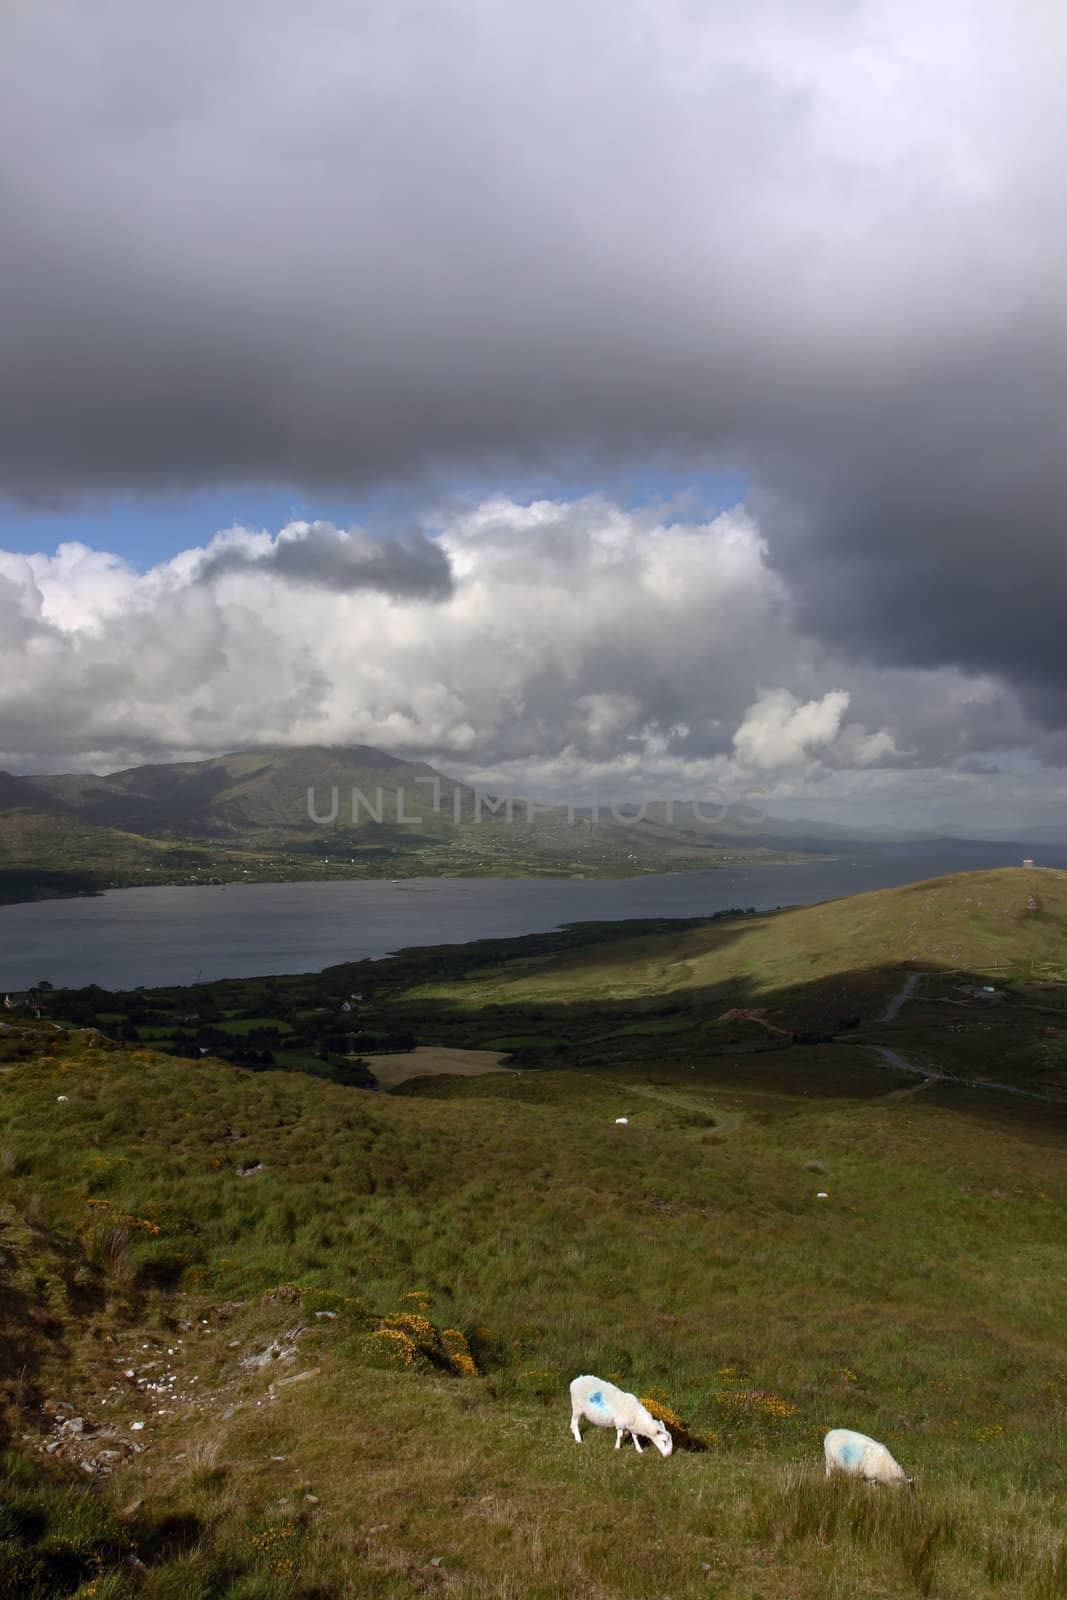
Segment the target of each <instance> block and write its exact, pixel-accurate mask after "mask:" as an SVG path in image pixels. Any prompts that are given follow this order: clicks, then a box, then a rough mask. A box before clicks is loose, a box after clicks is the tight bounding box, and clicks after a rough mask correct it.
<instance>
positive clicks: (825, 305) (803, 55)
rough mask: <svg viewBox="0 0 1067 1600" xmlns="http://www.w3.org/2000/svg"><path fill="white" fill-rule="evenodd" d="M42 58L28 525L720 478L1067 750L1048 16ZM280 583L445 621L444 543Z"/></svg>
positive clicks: (795, 19) (451, 25) (886, 616)
mask: <svg viewBox="0 0 1067 1600" xmlns="http://www.w3.org/2000/svg"><path fill="white" fill-rule="evenodd" d="M3 32H4V48H3V50H2V52H0V122H2V123H3V124H4V127H3V131H2V137H0V182H2V185H3V192H4V195H5V202H4V243H3V250H4V270H3V273H2V276H0V483H2V485H3V487H4V488H5V489H6V491H7V492H8V493H9V494H10V495H12V496H14V497H16V498H20V497H21V498H23V499H25V500H28V501H34V500H41V499H49V498H52V499H54V498H56V497H60V498H61V497H62V496H64V495H73V496H77V495H80V494H84V493H93V492H106V491H110V490H112V489H117V488H131V487H132V488H135V489H136V488H144V489H155V488H160V487H164V486H183V485H187V486H192V485H197V484H203V483H206V482H211V481H216V482H221V481H237V480H241V479H271V480H275V481H278V482H293V481H297V482H302V483H305V484H308V485H317V486H326V485H353V486H358V485H365V484H370V483H373V482H377V481H381V480H384V479H388V478H391V477H401V476H402V477H407V478H413V477H417V476H419V475H425V476H426V477H427V480H428V481H430V482H432V481H433V480H434V478H435V476H436V475H437V474H439V473H441V472H442V471H443V470H444V469H446V468H450V469H454V468H457V467H459V468H462V467H477V468H479V469H480V470H485V469H486V468H487V467H492V466H494V465H495V466H497V467H498V468H500V469H501V470H504V469H506V468H507V466H508V464H509V463H515V464H520V465H528V464H530V463H533V462H538V463H542V464H543V463H545V462H551V461H552V460H553V459H560V458H566V459H567V460H568V461H571V462H573V461H574V460H575V459H585V460H587V461H588V462H589V463H591V464H592V465H593V467H594V468H595V467H596V464H597V463H601V464H608V463H612V464H614V463H618V462H620V461H625V460H627V459H631V458H635V457H640V458H644V459H648V458H650V457H659V458H661V459H662V461H663V462H664V463H665V464H666V465H667V466H672V465H673V466H674V467H676V468H677V469H678V470H679V471H681V472H684V471H685V470H686V469H688V468H690V467H692V466H693V465H694V464H697V463H703V464H711V465H720V466H723V467H728V468H730V469H733V470H740V471H743V472H745V473H746V474H748V476H749V478H750V481H751V482H752V484H753V501H752V503H753V505H754V506H755V508H756V510H757V512H758V515H759V519H760V524H761V527H762V529H763V531H764V533H765V535H766V537H767V538H768V540H769V545H770V553H771V559H772V561H773V562H774V563H775V564H776V566H777V567H778V568H779V570H781V571H782V572H783V573H784V574H785V576H786V578H787V581H788V584H789V587H790V589H791V591H792V594H793V596H794V600H795V605H796V617H797V621H798V625H799V626H800V628H801V629H802V630H804V631H807V632H808V633H810V634H811V635H813V636H814V637H816V638H817V639H819V640H821V641H822V642H823V643H824V644H826V645H827V646H828V647H829V648H831V649H833V650H836V651H839V652H841V653H843V654H845V655H847V656H849V657H851V658H852V659H854V660H857V661H859V662H863V663H868V664H875V665H877V664H879V663H886V664H892V665H895V666H920V667H937V666H943V665H945V666H947V665H959V666H962V667H964V668H965V669H967V670H969V671H974V672H990V673H993V674H998V675H1002V676H1003V677H1004V678H1005V679H1006V680H1007V681H1009V682H1010V683H1011V684H1012V685H1013V686H1014V688H1015V690H1016V691H1017V692H1018V693H1019V694H1020V695H1021V696H1022V698H1023V700H1024V702H1025V704H1026V707H1027V711H1028V713H1029V715H1030V717H1031V718H1033V719H1035V720H1036V721H1038V722H1040V723H1042V724H1043V725H1044V726H1046V727H1047V728H1049V729H1055V728H1057V727H1058V726H1060V725H1061V724H1062V723H1063V722H1064V721H1065V720H1067V718H1065V710H1067V651H1065V649H1064V646H1063V640H1062V629H1061V625H1060V620H1059V616H1058V610H1059V606H1058V601H1057V597H1058V594H1059V593H1060V591H1061V589H1062V584H1063V578H1064V554H1063V551H1064V538H1063V531H1062V530H1063V517H1064V499H1065V495H1064V490H1065V482H1064V479H1065V467H1064V462H1065V460H1067V450H1065V442H1067V441H1065V423H1067V416H1065V410H1067V371H1065V367H1067V345H1065V342H1064V321H1065V318H1064V311H1065V306H1064V300H1065V285H1067V273H1065V271H1064V268H1065V265H1067V264H1065V262H1064V228H1063V224H1062V221H1061V212H1062V206H1061V204H1060V200H1061V194H1062V166H1063V155H1062V152H1063V150H1064V149H1065V148H1067V139H1065V134H1067V127H1065V123H1067V101H1065V99H1064V97H1063V95H1062V93H1061V84H1062V81H1063V72H1064V67H1065V65H1067V61H1065V59H1064V58H1065V55H1067V45H1065V30H1064V28H1063V24H1062V19H1061V18H1060V17H1059V14H1058V9H1057V7H1055V6H1054V5H1053V4H1052V3H1051V0H1044V3H1043V0H1038V3H1036V4H1034V5H1031V6H1029V7H1027V8H1025V9H1024V10H1023V11H1021V12H1020V11H1019V10H1018V9H1017V8H1010V7H1009V6H1008V5H1007V4H1005V3H1001V0H970V3H965V0H958V3H951V4H948V5H945V6H943V7H939V8H935V9H934V10H933V11H931V10H930V8H927V7H921V6H919V5H918V4H914V3H912V0H894V3H892V4H890V3H889V0H885V3H877V0H859V3H853V0H815V3H813V4H811V5H807V6H802V7H801V6H797V5H796V4H795V0H768V3H767V4H765V5H762V6H759V7H738V6H736V5H732V4H727V3H726V0H721V3H712V4H708V5H702V6H697V5H693V4H689V3H686V0H678V3H676V4H674V5H668V6H664V5H659V4H657V5H653V4H652V3H651V0H649V3H647V4H646V3H644V0H640V3H633V4H630V5H625V6H619V5H617V4H615V3H611V4H608V3H607V0H603V3H601V0H580V3H578V4H576V5H575V4H567V5H563V4H562V3H561V0H559V3H552V0H549V3H546V4H543V5H538V6H534V5H531V4H508V3H504V4H496V3H493V4H490V3H488V0H485V3H473V0H472V3H465V4H441V5H433V6H420V5H415V6H410V7H409V6H398V5H396V4H395V3H393V0H365V3H363V4H361V5H359V6H351V5H349V4H343V3H341V0H336V3H323V0H318V3H312V4H310V5H307V6H303V7H300V8H299V9H298V10H296V9H294V8H293V7H291V6H290V5H282V4H279V3H277V0H265V3H263V4H260V5H256V6H247V5H240V4H236V3H232V4H222V5H207V4H206V3H200V4H197V3H193V4H190V5H187V6H183V7H176V8H160V7H145V6H144V5H142V4H135V3H133V0H110V3H106V0H105V3H103V4H101V5H98V6H93V7H90V8H86V7H81V6H77V5H75V4H72V3H63V0H53V3H49V0H38V3H36V4H34V5H30V4H28V3H16V4H15V5H14V6H13V7H11V8H9V10H8V12H7V14H6V16H5V20H4V24H3ZM227 559H228V558H227V557H226V556H225V555H216V556H215V557H214V561H215V564H216V569H217V570H218V569H220V568H221V566H223V565H225V563H226V561H227ZM230 559H231V560H232V561H238V562H241V563H245V564H247V563H248V562H249V561H250V560H252V559H254V558H250V557H249V556H248V555H247V552H245V553H242V554H240V555H238V554H235V555H234V556H233V557H232V558H230ZM262 560H263V561H265V562H267V563H269V564H273V567H274V569H275V570H276V571H278V572H279V573H281V574H285V573H288V575H289V576H291V577H299V576H301V575H303V576H307V575H308V574H309V573H310V572H311V570H312V568H314V569H315V570H316V571H317V572H318V574H319V576H320V577H321V578H322V580H323V581H325V582H327V583H339V584H340V585H341V586H344V585H346V584H348V583H351V584H352V585H353V586H357V585H358V584H360V583H362V582H364V581H365V580H366V578H367V574H368V573H370V574H371V581H372V583H374V582H379V579H380V586H381V587H384V588H389V587H390V585H395V584H396V583H399V584H400V586H401V589H402V590H403V586H404V585H405V584H410V585H412V586H413V588H409V589H407V590H404V592H414V591H418V590H419V589H420V586H423V590H422V592H430V593H445V592H447V584H448V574H447V571H446V570H444V569H443V568H442V566H441V565H440V564H439V563H437V562H436V561H435V558H434V556H433V554H432V549H431V547H425V548H424V547H422V546H419V545H417V544H409V545H408V546H407V548H406V550H403V551H398V552H397V553H396V554H395V556H393V555H390V554H389V553H387V552H385V551H384V550H381V549H379V550H378V551H377V552H375V551H372V550H368V549H366V548H364V549H362V550H357V549H355V548H350V547H348V546H346V545H345V544H344V542H343V541H342V540H341V539H340V538H339V537H337V536H335V535H334V534H333V533H329V534H327V533H325V532H323V531H321V530H320V531H317V532H313V533H312V534H310V535H309V536H308V540H307V541H306V542H305V545H304V547H303V549H302V550H299V551H298V550H295V549H294V548H293V547H290V546H284V547H282V546H279V547H278V548H277V549H275V550H274V551H273V552H272V553H271V554H270V555H269V556H267V557H263V558H262ZM299 561H303V562H304V565H303V567H301V570H300V572H297V570H296V567H295V566H289V565H287V563H299ZM393 562H395V564H396V566H395V570H394V569H393V568H392V567H390V563H393ZM376 571H377V572H379V579H375V578H374V573H375V572H376Z"/></svg>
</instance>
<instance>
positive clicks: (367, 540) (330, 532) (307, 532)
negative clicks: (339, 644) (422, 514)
mask: <svg viewBox="0 0 1067 1600" xmlns="http://www.w3.org/2000/svg"><path fill="white" fill-rule="evenodd" d="M229 572H255V573H262V574H264V575H269V576H273V577H276V578H281V579H283V580H285V581H286V582H289V583H303V584H311V585H321V587H322V588H324V589H331V590H333V591H334V592H335V593H339V594H352V593H355V592H356V591H358V590H361V589H372V590H377V591H378V592H379V593H382V594H391V595H397V596H402V597H404V598H407V599H420V598H421V599H425V600H445V599H447V598H448V596H449V595H450V594H451V593H452V568H451V563H450V562H449V559H448V556H447V554H446V553H445V551H444V550H443V549H442V548H441V546H440V545H439V544H435V543H434V541H433V540H432V539H428V538H427V536H426V535H425V533H423V532H422V531H421V530H416V531H414V532H413V533H411V534H409V535H408V536H407V537H406V538H404V539H394V538H385V537H380V538H375V537H373V536H371V535H370V534H367V533H364V532H363V531H362V530H361V529H358V528H353V529H350V530H349V531H348V532H345V531H343V530H342V529H340V528H335V527H334V526H333V524H332V523H330V522H312V523H310V524H308V525H307V526H306V527H297V528H295V529H293V530H291V531H290V530H287V531H286V533H284V534H282V535H280V536H279V537H278V538H277V539H276V540H273V541H271V542H269V546H268V548H266V549H260V548H257V547H256V546H255V545H254V544H252V543H250V542H249V540H248V538H247V536H243V537H242V538H241V539H240V540H239V541H235V542H232V543H225V542H217V543H216V545H215V546H214V547H213V548H212V550H211V551H210V552H209V553H208V554H207V556H206V557H205V558H204V561H203V562H202V564H201V566H200V567H199V569H198V572H197V577H198V578H199V580H200V581H201V582H210V581H211V580H213V579H215V578H220V577H223V576H224V575H225V574H226V573H229Z"/></svg>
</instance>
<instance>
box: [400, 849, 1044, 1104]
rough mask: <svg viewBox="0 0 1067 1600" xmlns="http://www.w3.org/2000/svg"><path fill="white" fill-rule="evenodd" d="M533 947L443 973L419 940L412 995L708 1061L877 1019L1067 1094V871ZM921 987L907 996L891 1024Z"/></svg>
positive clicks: (497, 1022)
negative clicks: (429, 971)
mask: <svg viewBox="0 0 1067 1600" xmlns="http://www.w3.org/2000/svg"><path fill="white" fill-rule="evenodd" d="M516 956H517V959H511V958H508V957H507V956H505V959H503V960H500V959H494V958H493V955H492V954H491V953H482V954H481V955H479V954H478V953H477V952H476V951H475V950H473V949H472V950H471V951H470V953H469V955H468V956H467V957H466V958H465V959H464V960H463V966H462V970H461V971H456V972H455V974H454V975H453V974H450V973H448V972H447V971H446V972H444V973H441V974H434V975H433V976H432V977H431V978H429V980H428V981H427V978H426V976H425V968H424V969H423V972H422V973H421V974H420V971H419V967H418V957H417V956H415V955H413V957H412V962H413V965H412V971H411V982H410V984H409V987H408V990H407V996H406V997H407V998H408V999H409V1000H410V1002H411V1005H412V1007H413V1010H414V1011H418V1009H419V1008H423V1009H426V1008H429V1009H431V1010H432V1011H434V1012H435V1020H436V1023H437V1026H438V1027H439V1029H441V1030H444V1032H446V1033H447V1034H448V1037H449V1038H450V1039H452V1038H453V1037H454V1038H455V1040H456V1042H464V1043H466V1042H476V1040H475V1038H474V1037H473V1035H471V1025H472V1023H474V1022H475V1020H476V1021H477V1023H478V1024H480V1026H481V1028H482V1030H483V1035H489V1036H491V1034H492V1033H493V1032H494V1031H495V1032H505V1031H506V1032H520V1033H527V1034H536V1033H539V1032H545V1033H550V1034H551V1035H553V1036H554V1037H556V1038H559V1037H563V1038H566V1039H569V1040H570V1041H571V1042H572V1045H573V1048H574V1051H575V1052H576V1053H577V1052H581V1059H582V1060H583V1061H585V1062H587V1063H590V1064H591V1063H592V1062H595V1061H597V1060H599V1059H604V1058H606V1059H609V1060H610V1059H611V1058H612V1055H613V1054H624V1053H628V1054H630V1055H631V1056H632V1054H633V1052H634V1050H639V1049H641V1048H642V1045H641V1040H642V1039H645V1040H646V1041H647V1043H646V1044H645V1045H644V1046H643V1048H645V1049H646V1050H647V1051H648V1052H649V1053H650V1054H651V1053H653V1052H658V1053H659V1059H671V1060H681V1059H684V1058H685V1057H686V1056H687V1055H689V1056H691V1055H692V1052H693V1051H694V1050H697V1051H699V1052H700V1055H701V1057H702V1059H706V1058H708V1057H712V1058H714V1057H716V1056H718V1055H719V1054H720V1053H722V1052H723V1051H726V1052H728V1053H729V1052H730V1051H732V1050H734V1049H735V1048H744V1047H745V1046H746V1045H749V1046H750V1045H751V1044H752V1042H753V1040H754V1038H755V1037H756V1036H760V1037H761V1039H762V1043H763V1045H764V1046H765V1047H766V1048H770V1047H771V1046H772V1045H773V1044H774V1042H775V1041H774V1039H773V1037H772V1036H771V1035H772V1034H773V1031H774V1030H775V1029H778V1030H784V1032H785V1033H786V1034H788V1035H793V1036H800V1037H801V1039H803V1038H804V1037H807V1036H813V1037H815V1038H818V1039H829V1038H831V1037H833V1036H835V1035H840V1034H848V1033H851V1032H853V1031H855V1030H856V1029H858V1028H861V1027H863V1028H865V1029H866V1030H867V1033H866V1034H865V1037H866V1038H869V1039H870V1040H871V1041H873V1042H877V1041H879V1040H881V1041H883V1042H886V1043H889V1044H892V1043H893V1041H894V1040H897V1041H899V1042H900V1043H901V1044H905V1043H912V1044H914V1045H915V1047H916V1049H917V1050H918V1058H919V1059H921V1060H922V1061H923V1062H925V1063H927V1064H930V1065H941V1066H943V1067H945V1068H946V1069H948V1070H950V1071H954V1072H958V1073H960V1074H961V1075H968V1074H971V1075H974V1074H975V1073H977V1074H978V1075H979V1076H986V1077H997V1076H999V1077H1000V1078H1001V1079H1003V1078H1004V1077H1005V1076H1006V1077H1007V1079H1008V1081H1014V1082H1015V1083H1016V1084H1017V1086H1022V1087H1028V1088H1029V1089H1031V1090H1033V1091H1042V1090H1048V1091H1049V1092H1057V1093H1058V1092H1060V1091H1062V1092H1064V1093H1067V1010H1065V993H1067V991H1065V989H1064V980H1065V978H1067V873H1063V872H1057V871H1052V870H1050V869H1041V868H1036V869H1030V868H1027V869H1024V868H1002V869H999V870H996V871H990V872H971V873H959V874H954V875H953V876H951V877H947V878H935V879H931V880H929V881H927V882H924V883H916V884H909V885H907V886H905V887H903V888H896V889H883V890H879V891H877V892H875V893H871V894H862V895H855V896H852V897H850V898H847V899H843V900H833V901H826V902H824V903H823V904H821V905H816V906H805V907H801V908H799V909H796V910H787V911H781V912H774V913H768V914H766V915H763V914H759V915H751V916H743V917H726V918H716V919H714V920H712V921H710V922H707V923H704V924H701V925H697V926H689V927H685V928H684V929H683V930H682V931H676V930H674V929H672V928H671V927H670V925H669V924H668V925H666V926H662V927H660V928H657V929H654V930H652V931H649V932H641V933H638V934H636V935H631V936H627V930H626V929H625V928H619V929H617V930H615V932H614V934H613V936H611V937H604V936H603V935H602V934H600V933H599V932H598V931H597V930H590V936H589V937H588V938H586V939H584V940H582V939H574V940H571V941H569V942H568V943H567V944H565V945H563V946H562V947H560V946H557V947H556V948H552V949H549V950H548V951H547V952H546V953H543V954H527V953H525V952H524V953H522V954H521V955H520V954H519V953H518V951H517V950H516ZM420 979H421V981H420ZM905 985H907V986H908V996H909V998H908V1003H907V1005H906V1006H903V1007H902V1009H901V1010H900V1012H899V1014H898V1015H897V1016H896V1017H895V1018H893V1019H892V1024H891V1026H889V1025H887V1026H884V1027H879V1026H878V1024H879V1022H880V1019H881V1018H882V1016H883V1015H884V1013H885V1012H886V1010H887V1009H888V1008H889V1006H890V1004H891V1002H892V1000H893V997H894V996H895V995H897V994H898V993H900V991H901V990H902V989H903V988H904V986H905ZM986 985H988V986H989V987H991V988H992V989H993V990H994V993H993V994H992V995H991V996H986V995H984V994H983V993H982V992H980V991H982V989H983V986H986ZM975 991H979V992H977V993H976V992H975ZM745 1013H757V1014H758V1015H745ZM609 1024H612V1025H613V1027H612V1026H609ZM468 1036H469V1037H468ZM575 1059H577V1055H576V1056H575ZM1001 1069H1003V1070H1001Z"/></svg>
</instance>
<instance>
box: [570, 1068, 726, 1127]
mask: <svg viewBox="0 0 1067 1600" xmlns="http://www.w3.org/2000/svg"><path fill="white" fill-rule="evenodd" d="M602 1082H604V1083H609V1084H610V1085H611V1087H612V1088H613V1089H618V1091H619V1093H620V1094H625V1095H640V1096H642V1097H643V1098H644V1099H645V1100H658V1101H660V1102H661V1103H662V1104H663V1105H667V1106H673V1107H674V1108H675V1110H682V1111H698V1112H701V1113H707V1115H709V1116H714V1118H715V1132H716V1133H733V1132H735V1131H736V1130H737V1129H738V1128H739V1127H740V1126H741V1124H742V1123H743V1122H744V1120H745V1117H744V1112H742V1111H724V1110H723V1109H722V1107H721V1106H720V1105H719V1104H718V1102H717V1101H708V1100H705V1099H704V1098H703V1097H701V1096H699V1095H689V1094H685V1093H683V1092H682V1091H680V1090H675V1089H653V1088H652V1087H651V1085H649V1084H645V1083H623V1082H622V1081H621V1080H620V1079H618V1078H604V1079H602ZM625 1109H626V1108H625V1106H624V1107H623V1110H624V1111H625Z"/></svg>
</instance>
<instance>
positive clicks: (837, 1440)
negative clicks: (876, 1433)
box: [823, 1428, 911, 1485]
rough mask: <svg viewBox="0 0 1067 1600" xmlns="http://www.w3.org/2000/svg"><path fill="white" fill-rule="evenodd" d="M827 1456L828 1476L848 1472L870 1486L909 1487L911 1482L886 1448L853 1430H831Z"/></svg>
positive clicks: (825, 1440)
mask: <svg viewBox="0 0 1067 1600" xmlns="http://www.w3.org/2000/svg"><path fill="white" fill-rule="evenodd" d="M823 1450H824V1452H825V1455H826V1476H827V1477H829V1476H830V1474H831V1473H832V1472H848V1473H851V1474H852V1476H853V1477H855V1478H866V1480H867V1482H868V1483H906V1484H908V1485H910V1484H911V1479H910V1478H909V1477H908V1476H907V1475H906V1473H905V1472H904V1469H903V1467H900V1466H898V1465H897V1463H896V1462H895V1461H894V1460H893V1457H892V1456H891V1455H890V1454H889V1451H888V1450H887V1449H886V1447H885V1445H884V1444H879V1443H878V1440H877V1439H869V1438H868V1437H867V1435H866V1434H865V1433H855V1432H853V1430H852V1429H851V1428H831V1429H830V1432H829V1433H828V1434H827V1435H826V1438H825V1439H824V1440H823Z"/></svg>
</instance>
